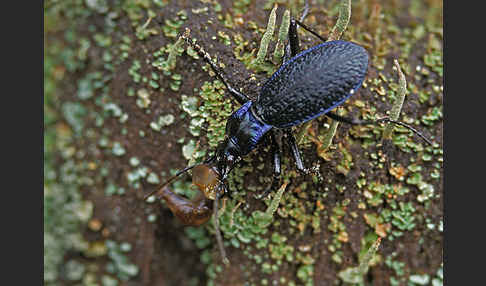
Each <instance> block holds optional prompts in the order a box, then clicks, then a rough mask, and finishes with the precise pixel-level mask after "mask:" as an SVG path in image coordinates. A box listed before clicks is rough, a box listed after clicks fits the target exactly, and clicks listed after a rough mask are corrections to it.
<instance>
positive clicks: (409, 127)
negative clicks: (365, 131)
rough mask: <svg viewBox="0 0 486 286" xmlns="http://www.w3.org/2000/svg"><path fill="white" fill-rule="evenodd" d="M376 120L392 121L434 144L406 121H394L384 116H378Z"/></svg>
mask: <svg viewBox="0 0 486 286" xmlns="http://www.w3.org/2000/svg"><path fill="white" fill-rule="evenodd" d="M376 122H390V123H393V124H396V125H400V126H403V127H405V128H407V129H409V130H411V131H412V132H413V133H415V134H416V135H417V136H418V137H420V138H422V139H423V140H424V141H425V142H427V143H428V144H429V145H434V144H433V143H432V141H430V140H429V139H428V138H427V137H425V136H424V135H423V134H422V133H420V132H419V131H418V130H417V129H415V128H413V127H412V126H410V125H408V124H406V123H403V122H401V121H396V120H393V119H390V118H388V117H384V118H380V119H377V120H376Z"/></svg>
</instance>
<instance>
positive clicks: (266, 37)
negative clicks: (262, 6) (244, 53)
mask: <svg viewBox="0 0 486 286" xmlns="http://www.w3.org/2000/svg"><path fill="white" fill-rule="evenodd" d="M276 19H277V4H275V5H274V6H273V9H272V12H270V17H268V24H267V29H266V31H265V33H264V34H263V37H262V40H261V41H260V48H259V49H258V53H257V58H256V64H257V65H258V64H261V63H263V61H264V60H265V56H266V55H267V50H268V44H269V43H270V40H271V39H272V36H273V32H274V31H275V21H276Z"/></svg>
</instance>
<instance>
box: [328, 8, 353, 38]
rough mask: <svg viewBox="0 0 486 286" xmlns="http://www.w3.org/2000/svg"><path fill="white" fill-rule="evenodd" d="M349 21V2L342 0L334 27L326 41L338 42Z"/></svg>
mask: <svg viewBox="0 0 486 286" xmlns="http://www.w3.org/2000/svg"><path fill="white" fill-rule="evenodd" d="M349 19H351V0H342V1H341V6H340V7H339V16H338V19H337V22H336V25H334V27H333V28H332V30H331V33H330V34H329V38H328V40H327V41H335V40H339V39H340V38H341V36H342V34H343V33H344V31H345V30H346V28H347V27H348V24H349Z"/></svg>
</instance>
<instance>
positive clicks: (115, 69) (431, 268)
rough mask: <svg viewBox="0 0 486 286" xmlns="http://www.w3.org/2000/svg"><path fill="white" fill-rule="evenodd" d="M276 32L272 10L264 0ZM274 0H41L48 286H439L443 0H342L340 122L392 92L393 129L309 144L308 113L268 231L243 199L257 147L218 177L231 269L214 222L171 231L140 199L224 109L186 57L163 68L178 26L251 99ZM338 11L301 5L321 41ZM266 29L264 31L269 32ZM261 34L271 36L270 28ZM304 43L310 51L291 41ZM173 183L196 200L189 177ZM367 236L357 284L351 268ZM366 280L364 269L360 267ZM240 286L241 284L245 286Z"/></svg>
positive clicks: (259, 186) (260, 162) (352, 130)
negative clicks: (348, 1)
mask: <svg viewBox="0 0 486 286" xmlns="http://www.w3.org/2000/svg"><path fill="white" fill-rule="evenodd" d="M277 2H278V3H279V4H278V5H279V6H278V9H277V10H276V15H277V19H276V26H279V25H280V23H281V19H282V16H283V15H284V12H285V10H286V9H289V10H290V11H291V14H292V15H298V14H299V13H300V11H301V10H302V9H303V7H304V3H303V1H277ZM273 5H274V4H273V1H244V0H239V1H220V0H207V1H202V0H201V1H164V0H153V1H151V0H138V1H129V0H100V1H82V0H71V1H46V2H45V10H44V11H45V17H44V20H45V41H44V43H45V49H44V50H45V57H44V71H45V87H44V93H45V94H44V96H45V101H44V112H45V117H44V125H45V133H44V142H45V152H44V154H45V155H44V162H45V175H44V177H45V188H44V210H45V212H44V227H45V234H44V250H45V255H44V264H45V271H44V273H45V276H44V280H45V281H46V282H47V283H46V284H52V285H72V283H73V282H75V284H76V283H77V284H81V285H92V284H90V283H98V284H99V285H204V284H209V285H349V284H357V285H428V284H430V285H442V255H443V249H442V246H443V236H442V219H443V207H442V196H443V165H442V164H443V159H442V99H443V75H442V73H443V71H442V65H443V64H442V49H443V45H442V35H443V32H442V1H437V0H429V1H418V0H410V1H398V0H397V1H378V0H365V1H352V8H351V19H350V22H349V24H348V27H347V30H346V31H345V33H344V34H343V35H342V36H341V39H343V40H348V41H353V42H356V43H358V44H360V45H362V46H363V47H365V48H366V49H367V51H368V52H369V54H370V65H369V69H368V74H367V77H366V80H365V82H364V84H363V87H362V88H361V89H360V90H359V91H358V92H357V93H356V94H354V95H353V96H352V97H351V98H350V99H349V100H348V101H347V102H346V103H345V104H344V105H343V107H342V112H341V114H343V115H346V116H352V117H359V118H361V119H372V118H379V117H383V116H384V115H386V113H387V111H389V110H390V109H391V106H392V103H393V101H394V99H395V98H396V97H397V93H398V91H399V86H398V75H397V71H396V70H395V69H394V68H393V66H394V64H393V62H394V60H395V59H398V61H399V63H400V67H401V69H402V71H403V73H404V74H405V77H406V82H407V96H406V98H405V103H404V104H403V109H402V112H401V116H400V118H399V119H400V120H401V121H404V122H405V123H407V124H410V125H412V126H414V127H416V128H417V129H419V130H421V131H422V132H423V133H424V134H425V135H426V136H427V137H429V138H432V140H433V141H434V142H436V144H435V145H434V146H428V145H426V144H425V142H423V141H421V139H420V138H418V137H416V136H414V135H412V134H411V133H410V132H409V131H407V130H406V129H403V128H398V127H397V128H395V132H394V134H393V136H392V144H382V143H381V135H382V132H383V130H384V127H383V126H349V125H346V124H340V125H339V128H338V130H337V132H336V135H335V137H334V139H333V141H332V144H331V147H330V148H328V149H323V148H322V140H323V138H324V137H325V135H326V132H327V131H328V127H329V122H330V121H329V120H328V119H327V118H326V117H324V116H323V117H320V118H319V119H317V120H315V121H314V122H313V123H312V124H311V126H310V127H309V129H308V130H307V132H306V136H305V137H304V139H303V140H302V142H301V144H300V148H301V153H302V156H303V158H304V164H305V165H306V166H307V167H315V168H317V169H318V170H319V173H320V174H321V176H322V178H323V180H321V181H319V180H317V178H315V177H313V176H310V175H309V176H303V175H300V174H299V173H298V172H296V169H295V167H294V162H293V159H292V156H291V155H290V148H288V147H287V146H284V159H283V170H282V174H283V179H284V180H285V181H287V182H288V181H290V179H291V181H292V183H291V184H289V185H288V187H287V190H286V191H285V193H284V194H283V196H282V199H281V201H280V204H279V207H278V208H277V209H276V211H275V213H273V219H272V220H270V221H269V218H268V216H267V215H263V213H264V212H265V211H266V210H267V207H268V206H269V205H270V199H271V198H273V197H274V196H275V194H276V191H277V190H275V192H272V194H271V196H270V199H269V200H259V199H256V198H254V194H257V193H259V192H262V191H263V190H264V189H265V188H266V187H267V186H268V185H269V184H270V178H271V177H272V168H273V166H272V164H271V162H272V159H271V154H270V152H269V151H270V150H269V144H267V143H268V142H266V141H267V140H265V142H263V143H262V145H261V146H260V148H258V149H257V150H256V151H255V152H253V153H251V154H250V155H249V156H247V157H245V159H244V161H243V162H242V163H241V164H240V165H239V166H238V167H237V168H236V169H235V170H234V171H233V173H232V174H231V176H230V178H229V186H230V189H231V190H232V194H233V195H232V197H231V198H228V199H226V200H225V201H223V203H222V207H221V208H222V209H221V212H220V213H221V217H220V225H221V230H222V233H223V236H224V239H225V247H226V251H227V254H228V257H229V259H230V261H231V264H230V265H229V266H224V265H223V264H222V262H221V260H220V257H219V253H218V250H217V246H216V240H215V237H214V235H213V226H212V224H211V223H208V224H207V225H205V226H202V227H186V226H183V225H182V224H181V223H180V222H179V221H177V219H176V218H175V217H174V216H173V215H172V213H171V212H170V211H169V209H168V207H167V206H166V205H164V204H163V203H161V202H145V201H144V200H143V196H144V195H145V194H147V193H149V192H150V191H152V190H154V189H155V188H156V187H157V185H158V184H159V183H161V182H163V181H164V180H166V179H167V178H168V177H169V176H170V175H171V174H172V173H173V172H174V171H175V170H178V169H182V168H183V167H185V166H186V165H187V164H188V162H189V161H191V162H193V161H200V160H201V159H202V158H203V157H204V156H205V155H206V154H209V153H210V152H212V151H213V150H214V147H215V145H216V144H217V143H218V142H219V141H220V140H221V139H222V138H223V136H224V126H225V118H226V117H227V116H228V115H229V114H231V112H232V111H234V110H235V109H236V108H237V107H238V105H237V103H236V102H234V101H233V100H231V99H230V98H229V96H228V95H227V94H225V92H224V86H223V85H222V83H221V82H219V81H217V80H216V78H215V77H214V76H213V75H212V73H211V72H210V70H209V68H208V67H207V66H206V65H205V64H204V63H203V61H202V60H201V59H200V58H199V57H198V56H197V54H196V53H195V52H194V51H193V50H192V49H190V48H187V47H186V46H182V47H178V48H176V50H177V54H176V55H177V56H176V58H175V60H176V62H175V67H172V66H171V65H172V64H173V63H172V62H171V63H169V62H168V61H167V58H168V54H169V51H170V48H171V45H173V44H174V43H175V42H176V40H177V37H178V35H179V34H180V33H181V32H182V31H183V29H184V28H185V27H188V28H190V29H191V36H192V38H194V39H196V40H197V42H198V43H199V44H200V45H201V46H203V47H204V49H205V50H206V51H207V52H208V53H210V54H211V56H212V58H213V59H216V60H217V62H218V64H220V66H221V67H222V68H223V69H224V72H225V74H226V75H227V77H228V78H229V79H230V82H231V84H233V85H234V86H235V87H237V88H240V90H241V91H242V92H244V93H246V94H248V95H249V96H250V97H251V98H256V96H257V95H258V90H259V88H260V86H261V84H262V83H263V82H264V81H265V79H266V78H268V77H269V76H270V74H271V73H272V72H273V71H275V70H276V69H277V68H278V66H279V64H280V63H278V62H273V59H272V55H273V51H274V48H275V45H276V42H277V37H278V36H277V35H276V34H273V36H272V38H271V41H270V44H269V46H268V51H267V56H266V61H264V62H263V63H256V62H255V59H256V55H257V51H258V48H259V44H260V39H261V37H262V36H263V34H264V32H265V29H266V27H267V21H268V17H269V15H270V10H271V9H272V8H273ZM339 6H340V5H339V1H310V11H309V15H308V16H307V18H306V19H305V21H304V22H305V24H306V25H307V26H309V27H312V28H313V29H314V30H316V31H317V32H318V33H319V34H321V35H323V36H327V35H328V33H329V31H331V30H332V27H333V26H334V24H335V23H336V20H337V18H338V8H339ZM277 28H278V27H277ZM275 30H276V29H275ZM299 33H300V34H299V35H300V38H301V41H302V43H301V47H302V48H303V49H305V48H308V47H311V46H313V45H316V44H317V43H319V40H318V39H316V38H315V37H313V36H312V35H310V34H308V33H305V32H304V31H303V30H302V29H301V30H299ZM171 188H172V189H173V190H174V191H175V192H177V193H180V194H185V195H187V196H189V197H191V196H193V195H194V190H193V189H192V188H191V186H190V178H189V177H183V179H182V180H180V181H178V182H176V183H174V184H173V185H172V186H171ZM378 237H382V240H381V244H380V247H379V249H378V250H377V251H376V253H375V255H374V257H373V258H372V259H371V261H369V268H368V269H367V273H366V274H365V275H355V274H353V273H355V272H353V271H354V270H352V269H357V268H356V267H358V266H359V265H360V262H362V261H363V259H364V257H365V254H366V253H367V251H368V250H369V249H370V247H371V246H372V245H373V243H375V241H376V240H377V238H378ZM361 269H364V268H361ZM245 283H247V284H245Z"/></svg>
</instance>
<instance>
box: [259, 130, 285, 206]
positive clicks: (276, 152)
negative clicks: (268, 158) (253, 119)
mask: <svg viewBox="0 0 486 286" xmlns="http://www.w3.org/2000/svg"><path fill="white" fill-rule="evenodd" d="M270 132H271V136H272V154H273V178H272V184H271V186H270V187H269V188H267V189H266V190H265V191H264V192H263V193H261V194H259V195H258V196H256V198H258V199H262V198H265V197H267V196H268V194H270V192H271V191H272V190H277V189H278V187H279V186H280V174H281V170H282V167H281V160H280V157H281V153H282V152H281V148H280V144H278V142H277V138H276V137H275V133H274V130H271V131H270Z"/></svg>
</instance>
